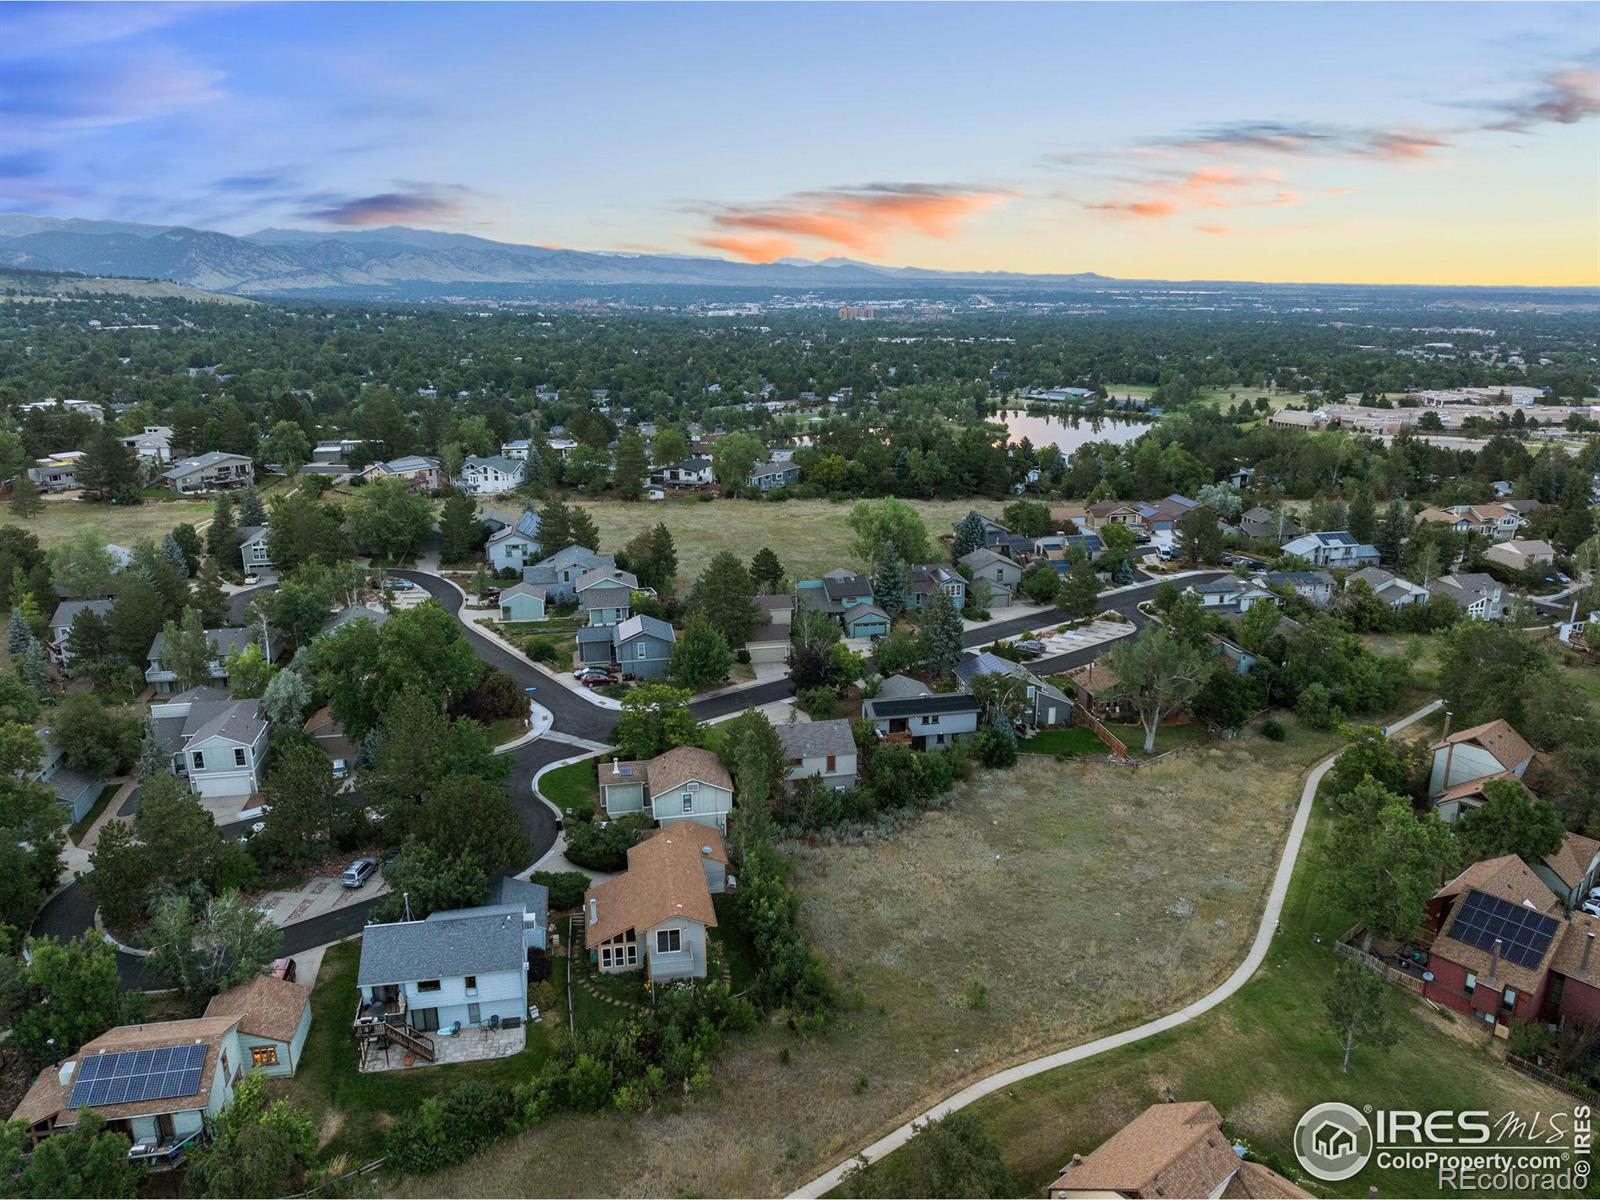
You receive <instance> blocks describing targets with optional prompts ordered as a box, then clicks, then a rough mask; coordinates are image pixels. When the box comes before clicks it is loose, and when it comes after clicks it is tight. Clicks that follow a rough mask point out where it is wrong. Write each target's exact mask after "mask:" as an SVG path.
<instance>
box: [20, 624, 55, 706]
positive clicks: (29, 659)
mask: <svg viewBox="0 0 1600 1200" xmlns="http://www.w3.org/2000/svg"><path fill="white" fill-rule="evenodd" d="M17 669H18V671H19V672H21V674H22V678H23V680H24V681H25V682H26V683H27V684H28V686H29V687H31V688H32V689H33V690H34V692H35V694H36V695H38V697H39V699H41V700H43V699H45V698H46V697H48V696H49V695H50V660H49V658H47V657H46V655H45V652H44V647H43V646H42V645H40V643H39V640H38V639H37V638H35V639H33V640H32V641H30V642H29V643H28V645H27V648H26V649H25V650H24V651H23V652H22V659H21V661H20V663H19V665H18V667H17Z"/></svg>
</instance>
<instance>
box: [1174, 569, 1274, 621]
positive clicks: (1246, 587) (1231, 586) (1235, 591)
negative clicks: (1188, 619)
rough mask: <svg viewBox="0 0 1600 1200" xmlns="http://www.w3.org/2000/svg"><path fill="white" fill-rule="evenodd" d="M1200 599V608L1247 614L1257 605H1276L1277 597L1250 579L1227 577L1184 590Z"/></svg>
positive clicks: (1197, 584) (1193, 584) (1196, 584)
mask: <svg viewBox="0 0 1600 1200" xmlns="http://www.w3.org/2000/svg"><path fill="white" fill-rule="evenodd" d="M1184 591H1186V592H1192V593H1194V594H1195V595H1196V596H1198V597H1200V607H1202V608H1214V609H1217V610H1219V611H1223V612H1240V613H1245V612H1249V611H1250V610H1251V609H1252V608H1254V607H1255V606H1256V605H1257V604H1278V603H1279V600H1278V597H1277V596H1275V595H1273V594H1272V592H1270V591H1269V590H1267V589H1266V588H1264V587H1262V586H1261V585H1260V584H1259V583H1256V582H1255V581H1254V580H1251V579H1239V578H1238V577H1236V576H1233V575H1229V576H1226V577H1224V578H1222V579H1211V580H1207V581H1206V582H1204V583H1191V584H1190V585H1189V586H1188V587H1187V588H1185V589H1184Z"/></svg>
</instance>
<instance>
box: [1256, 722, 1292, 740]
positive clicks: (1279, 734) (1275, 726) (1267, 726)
mask: <svg viewBox="0 0 1600 1200" xmlns="http://www.w3.org/2000/svg"><path fill="white" fill-rule="evenodd" d="M1288 732H1289V731H1288V730H1286V729H1285V728H1284V727H1283V722H1282V721H1263V722H1262V723H1261V736H1262V737H1264V738H1266V739H1267V741H1269V742H1281V741H1283V739H1284V736H1285V735H1286V734H1287V733H1288Z"/></svg>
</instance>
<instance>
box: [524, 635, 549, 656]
mask: <svg viewBox="0 0 1600 1200" xmlns="http://www.w3.org/2000/svg"><path fill="white" fill-rule="evenodd" d="M522 652H523V653H524V654H526V655H527V656H528V657H529V658H531V659H533V661H534V662H555V661H556V657H557V656H556V644H555V642H553V641H552V640H551V639H549V638H547V637H539V636H537V635H535V636H532V637H528V638H525V639H524V640H523V643H522Z"/></svg>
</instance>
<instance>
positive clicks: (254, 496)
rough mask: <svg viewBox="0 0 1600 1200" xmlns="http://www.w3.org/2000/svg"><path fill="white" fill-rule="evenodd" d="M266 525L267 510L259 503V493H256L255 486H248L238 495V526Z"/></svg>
mask: <svg viewBox="0 0 1600 1200" xmlns="http://www.w3.org/2000/svg"><path fill="white" fill-rule="evenodd" d="M266 523H267V509H266V506H265V505H264V504H262V503H261V493H260V492H258V491H256V485H255V484H253V483H252V484H248V485H246V487H245V488H244V490H243V491H241V492H240V493H239V524H241V525H265V524H266Z"/></svg>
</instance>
